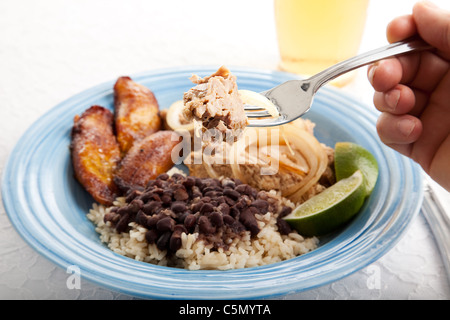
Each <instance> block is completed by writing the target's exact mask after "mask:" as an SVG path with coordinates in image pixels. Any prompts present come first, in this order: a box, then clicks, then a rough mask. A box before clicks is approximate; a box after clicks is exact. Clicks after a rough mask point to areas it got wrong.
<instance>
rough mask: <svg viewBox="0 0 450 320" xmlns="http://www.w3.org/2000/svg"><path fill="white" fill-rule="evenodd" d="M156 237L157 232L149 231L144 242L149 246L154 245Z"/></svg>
mask: <svg viewBox="0 0 450 320" xmlns="http://www.w3.org/2000/svg"><path fill="white" fill-rule="evenodd" d="M158 237H159V235H158V232H157V231H156V230H155V229H150V230H148V231H147V232H146V233H145V240H146V241H147V242H148V243H150V244H153V243H155V241H156V240H157V239H158Z"/></svg>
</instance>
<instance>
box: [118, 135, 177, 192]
mask: <svg viewBox="0 0 450 320" xmlns="http://www.w3.org/2000/svg"><path fill="white" fill-rule="evenodd" d="M180 142H181V136H180V135H179V134H177V133H176V132H174V131H168V130H162V131H158V132H155V133H153V134H151V135H149V136H147V137H145V138H144V139H141V140H139V141H137V142H136V143H135V144H134V145H133V146H132V147H131V148H130V150H129V151H128V153H127V154H126V155H125V157H124V158H123V159H122V161H121V163H120V165H119V167H118V169H117V170H116V173H115V176H114V181H115V183H116V185H117V186H118V187H119V188H120V189H121V190H122V191H123V192H127V191H128V190H130V189H142V188H145V187H146V186H147V183H148V182H149V181H150V180H152V179H155V178H156V177H157V176H158V175H160V174H161V173H164V172H166V171H168V170H169V169H170V168H171V167H172V166H173V165H174V162H176V161H178V156H179V155H175V154H174V155H172V151H173V150H174V148H175V146H177V145H178V144H179V143H180Z"/></svg>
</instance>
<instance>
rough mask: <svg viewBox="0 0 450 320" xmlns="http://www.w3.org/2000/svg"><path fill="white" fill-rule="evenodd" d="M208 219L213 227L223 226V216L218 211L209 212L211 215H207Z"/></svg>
mask: <svg viewBox="0 0 450 320" xmlns="http://www.w3.org/2000/svg"><path fill="white" fill-rule="evenodd" d="M209 220H210V221H211V224H212V225H213V226H215V227H218V228H220V227H221V226H223V217H222V214H220V213H219V212H213V213H211V215H210V216H209Z"/></svg>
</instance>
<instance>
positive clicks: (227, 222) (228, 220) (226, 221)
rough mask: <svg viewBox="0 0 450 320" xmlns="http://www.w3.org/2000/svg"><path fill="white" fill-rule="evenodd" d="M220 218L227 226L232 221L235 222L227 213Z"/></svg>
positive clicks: (231, 223)
mask: <svg viewBox="0 0 450 320" xmlns="http://www.w3.org/2000/svg"><path fill="white" fill-rule="evenodd" d="M222 219H223V222H224V223H225V224H226V225H228V226H231V225H233V223H234V222H235V220H234V218H233V217H232V216H229V215H226V216H223V217H222Z"/></svg>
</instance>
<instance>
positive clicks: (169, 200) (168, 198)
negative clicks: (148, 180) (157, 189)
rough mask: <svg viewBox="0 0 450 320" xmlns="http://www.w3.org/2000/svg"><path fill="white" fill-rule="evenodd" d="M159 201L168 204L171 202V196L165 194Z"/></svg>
mask: <svg viewBox="0 0 450 320" xmlns="http://www.w3.org/2000/svg"><path fill="white" fill-rule="evenodd" d="M161 201H162V203H164V204H169V203H170V202H172V195H170V194H168V193H165V194H163V195H162V196H161Z"/></svg>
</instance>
